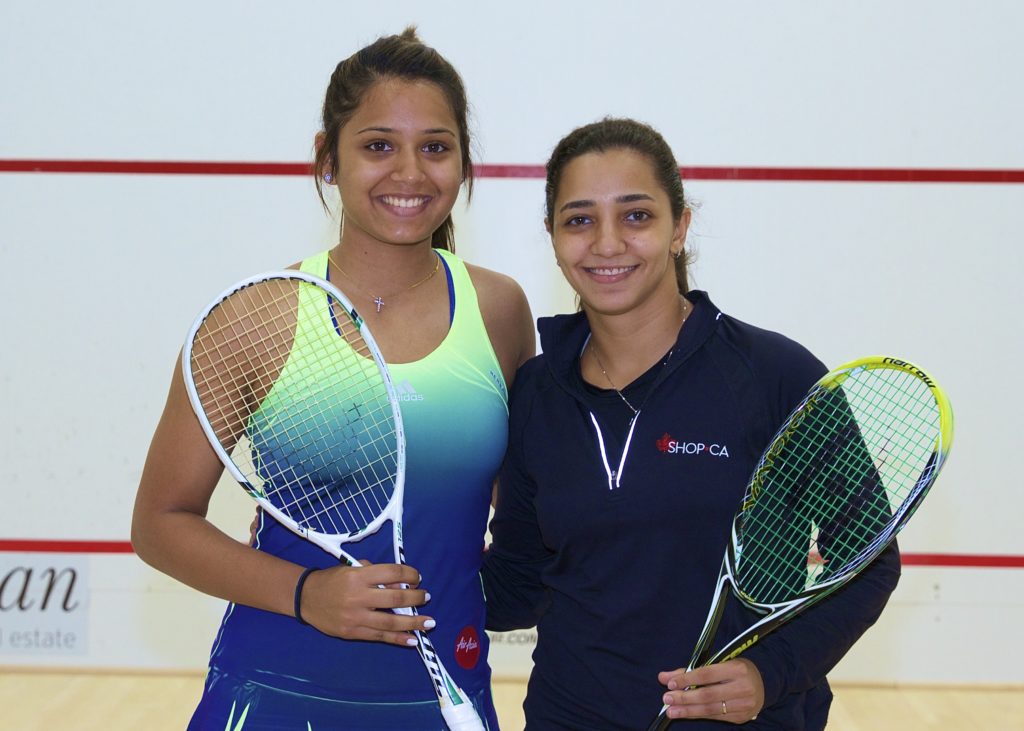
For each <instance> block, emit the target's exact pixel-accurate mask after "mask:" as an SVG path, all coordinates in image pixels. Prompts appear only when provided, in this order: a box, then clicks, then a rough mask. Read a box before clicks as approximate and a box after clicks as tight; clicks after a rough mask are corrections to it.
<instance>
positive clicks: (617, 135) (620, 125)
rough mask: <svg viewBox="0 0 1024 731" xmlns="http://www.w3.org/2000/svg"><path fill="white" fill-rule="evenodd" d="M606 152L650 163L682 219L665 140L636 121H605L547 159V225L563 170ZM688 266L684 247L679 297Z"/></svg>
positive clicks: (580, 131) (675, 170) (679, 189)
mask: <svg viewBox="0 0 1024 731" xmlns="http://www.w3.org/2000/svg"><path fill="white" fill-rule="evenodd" d="M608 150H631V151H633V152H638V153H640V154H641V155H644V156H645V157H647V159H648V160H650V161H651V168H652V170H653V172H654V177H655V178H656V179H657V181H658V183H660V185H661V188H662V190H664V191H665V193H666V195H668V200H669V204H670V205H671V207H672V215H673V217H674V218H675V220H676V221H678V220H679V219H680V218H682V215H683V211H685V210H686V208H687V205H688V203H687V200H686V198H685V196H684V195H683V181H682V178H681V177H680V175H679V164H678V163H677V162H676V158H675V155H673V154H672V148H670V147H669V146H668V143H667V142H665V138H664V137H662V136H661V134H660V133H659V132H658V131H657V130H656V129H654V128H653V127H651V126H650V125H648V124H644V123H643V122H637V121H636V120H635V119H616V118H613V117H605V118H604V119H602V120H600V121H599V122H593V123H591V124H587V125H584V126H583V127H577V128H576V129H574V130H573V131H572V132H570V133H569V134H567V135H566V136H565V137H563V138H562V139H561V140H559V142H558V144H557V145H555V149H554V152H552V153H551V157H550V159H548V163H547V183H546V185H545V187H544V193H545V215H546V216H547V219H548V221H549V222H553V221H554V216H553V214H554V208H555V198H557V197H558V188H559V185H561V182H562V173H563V172H564V171H565V166H566V165H568V164H569V163H570V162H572V161H573V160H575V159H576V158H577V157H581V156H583V155H586V154H588V153H591V152H607V151H608ZM552 225H553V224H552ZM689 264H690V253H689V250H688V249H686V248H685V247H684V253H683V255H682V256H680V257H679V258H678V259H676V260H675V268H676V284H677V286H678V288H679V293H680V294H686V293H687V292H688V291H689V289H690V287H689V282H688V279H687V267H688V265H689Z"/></svg>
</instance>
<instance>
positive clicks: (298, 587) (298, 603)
mask: <svg viewBox="0 0 1024 731" xmlns="http://www.w3.org/2000/svg"><path fill="white" fill-rule="evenodd" d="M314 571H319V569H316V568H313V567H312V566H311V567H310V568H308V569H306V570H305V571H303V572H302V575H301V576H300V577H299V580H298V581H296V582H295V619H297V620H299V624H309V622H307V621H306V620H304V619H303V618H302V587H303V585H304V584H305V583H306V579H308V578H309V575H310V574H311V573H313V572H314Z"/></svg>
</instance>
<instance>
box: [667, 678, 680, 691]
mask: <svg viewBox="0 0 1024 731" xmlns="http://www.w3.org/2000/svg"><path fill="white" fill-rule="evenodd" d="M678 687H679V686H678V685H676V681H674V680H670V681H668V689H669V690H675V689H676V688H678Z"/></svg>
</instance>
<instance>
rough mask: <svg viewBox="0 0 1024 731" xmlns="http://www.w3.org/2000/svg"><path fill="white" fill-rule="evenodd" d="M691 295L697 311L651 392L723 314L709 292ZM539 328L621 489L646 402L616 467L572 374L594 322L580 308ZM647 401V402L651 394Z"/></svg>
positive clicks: (554, 371)
mask: <svg viewBox="0 0 1024 731" xmlns="http://www.w3.org/2000/svg"><path fill="white" fill-rule="evenodd" d="M687 299H689V300H690V302H691V303H692V304H693V311H692V312H691V313H690V316H689V317H687V318H686V321H685V322H684V323H683V327H681V328H680V330H679V333H678V335H677V336H676V343H675V345H674V346H673V349H672V356H671V357H670V358H669V360H668V362H667V363H666V364H665V366H664V367H663V368H661V370H660V372H659V373H658V376H657V378H655V380H654V383H652V384H651V387H650V392H649V394H650V393H653V392H654V391H655V390H656V389H657V388H658V387H659V386H660V385H661V383H662V382H663V381H664V380H665V379H666V378H668V377H669V376H670V375H671V374H672V373H673V372H674V371H675V370H676V369H677V368H678V367H679V366H680V365H681V364H682V363H683V362H685V361H686V360H687V359H688V358H689V357H690V355H692V354H693V353H694V352H695V351H696V350H698V349H699V348H700V346H701V345H703V344H704V342H706V341H707V339H708V338H709V337H710V336H711V334H712V332H714V329H715V326H716V324H717V322H718V318H719V317H720V315H721V313H720V311H719V310H718V308H717V307H715V306H714V305H713V304H712V303H711V300H710V299H709V298H708V296H707V293H706V292H701V291H697V290H694V291H692V292H690V293H689V294H688V295H687ZM537 329H538V330H539V331H540V339H541V349H542V350H543V351H544V356H545V360H546V361H547V364H548V369H549V370H550V372H551V375H552V377H553V378H554V380H555V382H556V383H558V385H559V386H561V388H563V389H564V390H565V391H566V392H567V393H569V394H570V395H571V396H572V397H573V398H574V399H576V401H577V402H578V403H579V404H580V405H581V406H582V407H583V408H584V409H586V411H587V413H588V415H589V417H590V422H591V424H592V425H593V427H594V433H595V434H596V435H597V446H598V451H599V453H600V455H601V461H602V463H603V466H604V471H605V475H606V477H607V479H608V490H609V491H614V490H617V489H618V488H619V486H620V485H621V483H622V475H623V473H624V472H625V469H626V458H627V457H628V456H629V447H630V444H631V443H632V441H633V432H634V430H635V429H636V425H637V422H638V421H639V420H640V415H641V414H642V413H643V410H644V405H643V404H642V405H641V406H640V407H639V411H637V412H636V414H634V415H633V418H632V419H631V420H630V422H629V431H628V433H627V434H626V438H625V442H624V443H623V446H622V454H621V455H619V459H618V464H617V466H616V467H615V468H613V467H612V466H611V462H610V461H609V455H608V450H607V448H606V446H605V438H604V434H603V432H602V431H601V425H600V424H599V423H598V420H597V417H596V416H594V413H593V412H592V411H590V409H589V408H588V407H587V401H586V396H585V394H584V393H583V392H582V390H581V389H580V387H579V386H578V381H577V379H575V378H572V377H571V376H572V373H573V371H574V369H575V368H576V361H577V359H578V358H579V357H580V354H581V353H582V352H583V348H584V347H585V346H586V344H587V341H588V340H589V339H590V323H589V322H588V321H587V317H586V315H585V314H584V313H583V312H577V313H575V314H572V315H556V316H554V317H545V318H541V319H540V320H539V321H538V322H537ZM649 394H648V395H649ZM644 401H645V403H646V401H647V398H645V400H644Z"/></svg>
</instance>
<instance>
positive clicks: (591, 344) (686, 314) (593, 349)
mask: <svg viewBox="0 0 1024 731" xmlns="http://www.w3.org/2000/svg"><path fill="white" fill-rule="evenodd" d="M688 304H689V302H688V301H687V300H686V298H683V302H682V310H683V322H682V323H680V324H679V327H682V326H683V323H685V322H686V318H687V317H689V316H690V312H689V308H688V307H687V305H688ZM587 345H588V346H589V347H590V352H591V353H593V355H594V360H595V361H597V367H598V368H600V369H601V373H602V374H603V375H604V378H605V380H606V381H608V385H610V386H611V387H612V390H613V391H615V393H617V394H619V398H620V399H622V403H624V404H626V406H628V407H629V410H630V411H632V412H633V416H634V417H635V416H636V415H637V414H639V413H640V410H639V409H638V408H636V407H635V406H633V404H631V403H629V399H627V398H626V396H625V394H623V393H622V391H620V390H619V387H618V386H616V385H615V381H613V380H612V377H611V376H609V375H608V371H606V370H605V368H604V363H602V362H601V356H600V355H598V354H597V347H596V346H595V345H594V342H593V341H592V340H588V341H587ZM675 350H676V349H675V348H672V349H671V350H669V351H668V355H666V356H665V360H663V361H662V363H661V367H662V368H664V367H665V366H666V365H667V364H668V362H669V361H670V360H671V359H672V353H674V352H675ZM644 400H646V397H644ZM640 405H641V406H643V404H642V403H641V404H640Z"/></svg>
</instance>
